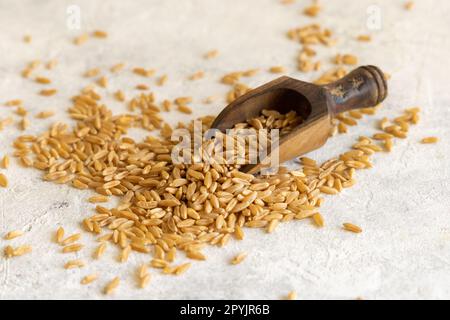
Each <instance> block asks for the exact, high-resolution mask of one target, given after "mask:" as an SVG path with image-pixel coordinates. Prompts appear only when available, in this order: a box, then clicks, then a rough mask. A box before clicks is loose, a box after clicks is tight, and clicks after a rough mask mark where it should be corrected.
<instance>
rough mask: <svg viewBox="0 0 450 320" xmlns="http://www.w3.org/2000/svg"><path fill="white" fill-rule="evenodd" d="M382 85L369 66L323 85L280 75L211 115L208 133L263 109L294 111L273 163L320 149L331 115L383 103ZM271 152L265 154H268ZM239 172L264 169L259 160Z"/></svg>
mask: <svg viewBox="0 0 450 320" xmlns="http://www.w3.org/2000/svg"><path fill="white" fill-rule="evenodd" d="M386 95H387V83H386V79H385V77H384V74H383V72H382V71H381V70H380V69H379V68H377V67H375V66H363V67H359V68H357V69H355V70H353V71H352V72H350V73H349V74H348V75H346V76H345V77H344V78H342V79H340V80H338V81H336V82H333V83H331V84H327V85H315V84H312V83H308V82H303V81H300V80H296V79H293V78H289V77H286V76H283V77H280V78H278V79H276V80H273V81H271V82H269V83H266V84H265V85H262V86H260V87H258V88H256V89H254V90H251V91H249V92H248V93H246V94H244V95H243V96H241V97H239V98H238V99H236V100H235V101H233V102H232V103H230V104H229V105H228V106H227V107H225V109H223V110H222V112H221V113H220V114H219V115H218V116H217V118H216V119H215V120H214V122H213V124H212V128H215V129H219V130H221V131H223V132H224V131H225V130H226V129H231V128H232V127H233V126H234V125H235V124H237V123H240V122H246V121H247V120H250V119H252V118H255V117H258V116H259V115H260V114H261V111H262V110H263V109H273V110H277V111H278V112H280V113H286V112H289V111H291V110H294V111H296V112H297V113H298V114H299V115H300V116H301V117H302V118H303V119H304V121H303V122H302V123H301V124H299V125H298V126H297V127H295V128H294V129H293V130H292V131H291V132H289V133H287V134H285V135H283V136H281V137H280V139H279V146H278V152H279V163H283V162H284V161H287V160H290V159H293V158H295V157H298V156H300V155H302V154H305V153H307V152H310V151H312V150H315V149H317V148H319V147H321V146H322V145H323V144H324V143H325V142H326V141H327V139H328V137H329V136H330V131H331V129H332V124H331V119H332V118H333V117H335V116H336V115H337V114H339V113H341V112H344V111H348V110H353V109H358V108H367V107H374V106H376V105H377V104H379V103H380V102H382V101H383V100H384V98H386ZM276 151H277V150H268V151H267V154H268V157H270V152H276ZM259 161H260V162H259V163H257V164H248V165H246V166H244V167H243V168H242V169H241V170H242V171H244V172H248V173H252V174H253V173H256V172H258V171H259V170H260V169H262V168H264V167H266V166H267V165H263V164H262V163H266V162H265V161H264V159H262V161H261V159H259Z"/></svg>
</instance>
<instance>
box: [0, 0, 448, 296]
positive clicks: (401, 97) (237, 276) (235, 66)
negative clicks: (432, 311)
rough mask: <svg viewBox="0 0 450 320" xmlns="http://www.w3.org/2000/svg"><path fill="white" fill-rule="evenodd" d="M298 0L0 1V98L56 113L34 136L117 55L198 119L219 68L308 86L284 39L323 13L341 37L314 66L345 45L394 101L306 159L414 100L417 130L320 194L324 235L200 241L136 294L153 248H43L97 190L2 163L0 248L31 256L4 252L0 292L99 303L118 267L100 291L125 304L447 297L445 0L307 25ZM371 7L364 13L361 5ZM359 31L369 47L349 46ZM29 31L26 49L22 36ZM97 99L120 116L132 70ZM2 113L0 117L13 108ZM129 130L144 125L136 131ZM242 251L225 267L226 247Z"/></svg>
mask: <svg viewBox="0 0 450 320" xmlns="http://www.w3.org/2000/svg"><path fill="white" fill-rule="evenodd" d="M307 4H309V1H296V2H295V3H294V4H292V5H290V6H284V5H280V4H279V1H277V0H246V1H237V0H236V1H234V0H233V1H231V0H228V1H220V0H184V1H176V0H164V1H163V0H153V1H143V0H142V1H118V0H117V1H92V0H85V1H80V0H73V1H56V0H55V1H49V0H47V1H44V0H41V1H31V0H25V1H12V0H1V1H0V30H1V31H0V56H1V62H0V102H1V103H3V102H4V101H6V100H10V99H14V98H21V99H23V100H24V101H25V106H26V108H27V109H28V110H30V111H31V113H32V114H33V115H34V114H36V113H37V112H39V111H41V110H45V109H53V110H55V111H56V116H55V117H53V118H51V119H47V120H42V121H34V120H33V117H31V118H30V119H31V120H32V124H31V126H30V128H29V130H27V132H29V133H39V132H42V131H43V130H44V129H46V128H47V127H48V126H49V125H50V124H51V123H53V122H54V121H56V120H67V114H66V110H67V107H68V106H69V105H70V102H69V100H68V99H69V98H70V97H71V96H72V95H74V94H75V93H77V92H78V91H79V89H80V88H81V87H82V86H84V85H87V84H88V83H89V81H90V80H89V79H85V78H82V77H81V74H82V73H83V72H84V71H86V70H87V69H89V68H92V67H97V66H98V67H101V68H103V69H104V70H106V69H107V68H109V67H110V66H111V65H113V64H115V63H118V62H126V63H127V66H128V68H130V67H135V66H143V67H149V68H150V67H151V68H155V69H156V70H157V71H158V74H163V73H167V74H168V75H169V81H168V83H167V84H166V85H165V86H164V87H156V86H155V85H154V82H153V81H154V80H150V81H148V82H147V83H148V84H149V85H150V86H151V87H152V88H153V89H155V93H156V96H157V98H158V99H164V98H175V97H177V96H181V95H192V96H193V97H195V99H194V102H193V104H192V106H193V107H194V109H195V113H194V115H193V116H198V115H204V114H216V113H217V112H218V111H219V110H220V109H221V108H222V107H223V106H224V105H225V102H224V100H223V99H222V98H221V99H219V100H218V101H217V103H213V104H211V105H205V104H202V102H201V101H202V100H203V99H204V98H205V97H207V96H210V95H219V96H220V97H223V96H224V94H225V92H226V91H227V89H228V87H226V86H224V85H222V84H220V83H219V81H218V79H220V77H221V76H222V75H223V74H224V73H226V72H231V71H236V70H243V69H248V68H262V69H267V68H269V67H270V66H273V65H283V66H286V67H287V68H288V72H287V74H288V75H290V76H293V77H297V78H300V79H304V80H313V79H315V78H316V77H317V76H318V74H314V73H311V74H302V73H300V72H298V71H296V67H295V57H296V54H297V51H298V44H296V43H294V42H292V41H289V40H288V39H287V38H286V37H285V32H286V31H287V30H288V29H289V28H292V27H297V26H302V25H305V24H307V23H310V22H314V21H319V22H320V23H321V24H322V25H323V26H324V27H325V26H326V27H329V28H331V29H332V30H333V31H334V32H335V34H336V37H337V39H338V44H337V45H336V46H335V47H333V48H320V49H319V54H320V57H321V59H322V60H323V61H325V66H326V67H329V66H331V64H330V63H328V61H329V60H330V58H331V57H332V56H333V55H334V54H336V53H353V54H356V55H357V56H359V58H360V63H361V64H375V65H378V66H380V67H381V68H382V69H383V70H385V71H386V72H389V73H391V74H392V78H391V80H390V82H389V89H390V94H389V97H388V99H387V100H386V102H385V103H384V108H383V109H382V110H381V111H380V113H378V114H377V115H376V116H375V117H370V118H369V117H366V118H365V119H364V120H363V121H361V122H360V125H359V126H357V127H352V128H350V130H349V134H347V135H341V136H338V137H335V138H333V139H330V140H329V142H328V143H327V144H326V145H325V146H324V147H323V148H321V149H320V150H317V151H315V152H313V153H311V155H310V156H311V157H313V158H315V159H317V160H320V161H323V160H326V159H328V158H331V157H332V156H335V155H337V154H339V153H341V152H342V151H344V150H346V149H347V148H348V147H349V146H350V145H351V144H352V143H353V141H354V140H355V139H356V138H357V137H358V136H359V135H361V134H367V135H368V134H371V133H373V132H374V130H375V129H374V126H375V123H376V120H377V119H379V118H380V117H382V116H388V117H395V116H397V115H399V114H400V113H401V111H402V109H403V108H405V107H410V106H416V105H418V106H421V107H422V109H423V112H422V114H421V116H422V121H421V122H420V124H419V125H417V126H415V127H412V128H411V130H410V134H409V137H408V139H406V140H402V141H396V145H395V149H394V151H393V152H392V153H391V154H378V155H376V156H375V157H374V168H373V169H371V170H366V171H360V172H358V174H357V181H358V184H357V185H356V186H354V187H353V188H351V189H346V190H345V191H344V192H343V193H342V194H340V195H339V196H334V197H327V198H326V201H325V204H324V206H323V208H322V209H321V212H322V214H323V215H324V217H325V220H326V228H323V229H321V230H318V229H317V228H315V227H314V226H313V225H312V224H311V223H310V222H309V221H299V222H292V223H287V224H282V225H280V226H279V228H278V229H277V231H276V232H275V233H274V234H272V235H266V234H265V233H264V232H261V231H260V230H256V231H255V230H249V231H247V232H246V239H245V241H241V242H235V241H233V242H231V243H230V244H229V245H228V246H227V247H225V248H221V249H218V248H208V249H207V250H205V252H206V254H207V256H208V260H207V261H205V262H201V263H193V267H192V268H191V270H189V271H188V272H187V273H186V274H184V275H183V276H181V277H171V276H163V275H160V274H159V273H158V272H157V271H154V270H150V271H151V273H152V274H153V280H152V283H151V284H150V285H149V286H148V287H147V288H146V289H145V290H139V289H136V283H135V280H134V272H135V270H136V267H137V266H138V265H139V264H140V263H142V262H145V261H149V257H148V256H144V255H141V254H135V255H133V256H132V257H131V258H130V261H129V262H128V263H127V264H119V263H117V262H115V257H116V255H117V250H116V248H112V247H109V249H108V252H107V254H106V255H105V257H104V258H103V259H101V260H100V261H94V260H92V259H91V252H92V250H93V248H94V247H95V246H96V242H95V241H94V240H93V238H92V237H91V236H90V235H87V234H85V233H83V239H82V242H83V243H84V244H85V245H86V248H85V249H84V250H83V251H82V252H80V253H79V254H77V255H72V256H70V258H69V256H68V255H63V254H61V253H59V251H60V248H59V247H58V246H57V245H55V244H54V243H52V242H51V237H52V235H53V233H54V231H55V230H56V228H57V227H58V226H60V225H62V226H64V227H65V229H66V230H67V231H68V232H69V233H71V232H75V231H77V230H79V222H80V221H81V220H82V218H83V217H87V216H88V215H90V214H91V212H92V208H93V206H92V205H90V204H88V203H87V202H86V199H87V198H88V197H89V196H90V195H91V194H92V193H91V192H90V191H80V190H76V189H73V188H70V187H68V186H59V185H55V184H52V183H47V182H43V181H42V180H41V178H40V177H41V172H39V171H38V170H33V169H25V168H22V167H20V166H19V165H18V164H17V163H16V162H15V161H13V163H12V165H11V167H10V168H9V169H8V170H7V171H5V170H1V172H4V173H6V175H7V176H8V178H9V180H10V187H9V188H8V189H0V235H2V236H3V235H4V234H5V233H6V232H7V231H10V230H15V229H21V230H25V231H26V234H25V235H24V236H22V237H21V238H17V239H15V240H13V241H5V240H3V238H1V239H0V248H2V249H3V247H4V246H6V245H7V244H12V245H20V244H31V245H32V246H33V252H32V253H31V254H29V255H26V256H23V257H19V258H15V259H10V260H7V259H5V258H4V257H3V256H2V257H0V298H1V299H21V298H26V299H37V298H45V299H68V298H75V299H82V298H89V299H102V298H105V297H104V296H103V294H102V293H101V290H102V288H103V286H104V285H105V283H106V282H108V281H109V280H110V279H112V278H113V277H115V276H116V275H119V276H120V277H121V278H122V284H121V286H120V288H119V289H118V290H117V292H116V293H115V294H114V295H113V296H111V297H108V298H112V299H114V298H123V299H187V298H190V299H197V298H203V299H212V298H214V299H280V298H283V297H284V296H285V295H286V294H287V293H288V292H289V291H291V290H296V291H297V293H298V297H299V299H354V298H356V297H362V298H364V299H416V298H420V299H432V298H437V299H448V298H450V216H449V214H450V210H449V206H450V197H449V190H450V182H449V181H450V172H449V160H450V145H449V143H448V136H449V133H450V132H449V131H450V130H449V124H448V121H449V120H450V108H449V105H450V90H449V85H448V75H449V73H450V67H449V63H448V54H449V50H450V37H449V30H450V20H449V19H448V17H449V16H450V3H449V2H448V1H443V0H442V1H417V3H416V6H415V8H414V9H413V10H412V11H405V10H404V9H403V1H395V2H394V1H388V0H385V1H350V0H346V1H344V0H341V1H324V5H323V6H324V10H323V12H321V14H320V15H319V18H318V19H311V18H308V17H305V16H303V15H301V14H299V12H300V10H301V9H302V8H304V7H305V6H306V5H307ZM373 4H375V5H377V8H378V9H379V10H380V13H381V18H382V20H381V21H382V24H381V29H380V30H368V29H367V27H366V21H367V19H368V14H367V10H368V8H369V6H370V5H373ZM69 5H78V6H79V7H80V9H81V18H82V22H81V27H82V30H70V29H69V28H68V27H67V25H66V19H67V14H66V9H67V7H68V6H69ZM369 10H370V9H369ZM93 29H103V30H106V31H107V32H108V33H109V38H108V39H106V40H90V41H88V42H87V43H86V44H85V45H83V46H80V47H77V46H74V45H73V44H72V43H71V39H72V38H73V37H74V36H76V35H78V34H80V33H81V32H83V31H91V30H93ZM362 33H369V34H371V35H372V36H373V41H372V42H371V43H367V44H365V43H359V42H356V41H355V40H354V37H355V36H356V35H358V34H362ZM24 34H30V35H32V36H33V41H32V43H31V44H25V43H23V42H22V40H21V39H22V37H23V35H24ZM210 49H218V50H219V51H220V55H219V57H217V58H216V59H213V60H210V61H205V60H204V59H203V58H202V55H203V54H204V53H205V52H206V51H208V50H210ZM53 58H54V59H57V60H58V61H59V65H58V66H57V68H55V70H53V71H51V72H48V71H42V72H37V73H39V74H41V75H49V76H50V77H51V78H52V79H53V81H54V87H56V88H58V90H59V93H58V94H57V95H56V96H54V97H51V98H44V97H41V96H39V95H37V92H38V91H39V90H40V89H41V86H39V85H38V84H35V83H33V82H32V81H30V80H26V79H23V78H22V77H21V76H20V70H22V69H23V67H24V65H25V63H27V62H28V61H30V60H33V59H42V60H48V59H53ZM198 70H204V71H205V73H206V76H205V78H204V79H201V80H198V81H188V80H186V79H187V77H188V76H189V75H190V74H192V73H194V72H195V71H198ZM109 78H110V85H109V87H108V89H106V90H101V91H100V92H101V93H102V95H104V96H107V99H106V103H107V105H108V106H109V107H110V108H112V109H113V110H114V111H115V112H121V111H124V110H125V109H124V107H123V106H122V105H121V104H119V103H117V102H115V101H113V99H112V98H111V93H112V92H114V91H115V90H116V89H118V88H125V91H126V92H127V93H128V96H131V94H134V93H135V91H134V90H133V87H134V86H135V85H136V84H137V83H142V82H145V81H143V79H140V78H138V77H136V76H134V75H133V74H131V72H129V71H125V72H122V73H121V74H119V75H117V76H111V77H109ZM272 78H274V75H273V74H270V73H268V72H260V74H258V75H257V76H255V77H253V78H249V80H248V81H246V83H247V84H249V85H251V86H256V85H259V84H262V83H264V82H265V81H268V80H271V79H272ZM11 110H12V109H9V108H7V107H3V106H0V119H2V118H5V117H7V116H9V115H10V114H11V113H12V111H11ZM167 119H168V121H169V122H171V123H176V122H177V121H179V120H184V121H186V120H188V117H187V116H185V115H182V114H179V113H177V112H172V113H170V114H168V115H167ZM19 134H20V131H19V130H17V128H16V127H15V126H10V127H7V128H6V129H5V130H3V131H2V132H0V155H1V156H2V155H3V154H5V153H12V151H13V150H12V147H11V141H12V140H13V139H14V138H15V137H16V136H17V135H19ZM135 134H136V135H137V136H139V135H141V136H142V134H143V133H142V132H136V133H135ZM431 135H436V136H439V137H440V138H441V140H440V142H439V143H438V144H437V145H422V144H419V143H418V141H419V140H420V139H421V138H422V137H425V136H431ZM345 221H351V222H353V223H355V224H358V225H360V226H361V227H362V228H363V229H364V232H363V233H361V234H358V235H356V234H352V233H348V232H343V231H342V230H341V228H340V225H341V224H342V222H345ZM241 251H246V252H248V253H249V256H248V258H247V259H246V260H245V261H244V262H243V263H242V264H240V265H238V266H229V265H228V261H229V259H230V258H231V257H233V256H234V255H235V254H237V253H239V252H241ZM75 256H77V257H79V258H83V259H85V260H87V261H88V266H87V267H85V268H83V269H79V270H69V271H67V270H64V269H63V267H62V266H63V265H64V262H65V261H67V260H69V259H72V258H74V257H75ZM92 272H100V273H101V277H100V279H99V280H98V281H97V282H94V283H92V284H90V285H88V286H81V285H80V284H79V281H80V279H81V278H82V277H83V276H84V275H86V274H89V273H92Z"/></svg>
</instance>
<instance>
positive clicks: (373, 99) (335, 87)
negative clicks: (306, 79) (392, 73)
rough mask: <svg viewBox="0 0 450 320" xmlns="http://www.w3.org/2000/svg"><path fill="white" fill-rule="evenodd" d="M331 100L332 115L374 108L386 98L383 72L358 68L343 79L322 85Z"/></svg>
mask: <svg viewBox="0 0 450 320" xmlns="http://www.w3.org/2000/svg"><path fill="white" fill-rule="evenodd" d="M324 88H325V89H326V90H327V93H328V96H329V98H330V99H331V103H329V110H330V112H331V113H332V114H333V115H337V114H338V113H341V112H344V111H347V110H352V109H358V108H366V107H374V106H376V105H377V104H379V103H380V102H381V101H383V100H384V98H386V95H387V83H386V79H385V77H384V74H383V72H382V71H381V70H380V69H379V68H377V67H375V66H363V67H359V68H357V69H355V70H353V71H352V72H350V73H349V74H348V75H346V76H345V77H344V78H342V79H340V80H338V81H336V82H333V83H330V84H327V85H324Z"/></svg>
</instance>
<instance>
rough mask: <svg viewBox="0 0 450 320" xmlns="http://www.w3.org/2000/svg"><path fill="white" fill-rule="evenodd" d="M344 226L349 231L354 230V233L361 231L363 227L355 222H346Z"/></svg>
mask: <svg viewBox="0 0 450 320" xmlns="http://www.w3.org/2000/svg"><path fill="white" fill-rule="evenodd" d="M343 226H344V229H345V230H347V231H351V232H354V233H361V232H362V229H361V228H360V227H358V226H357V225H354V224H353V223H349V222H347V223H344V224H343Z"/></svg>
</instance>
